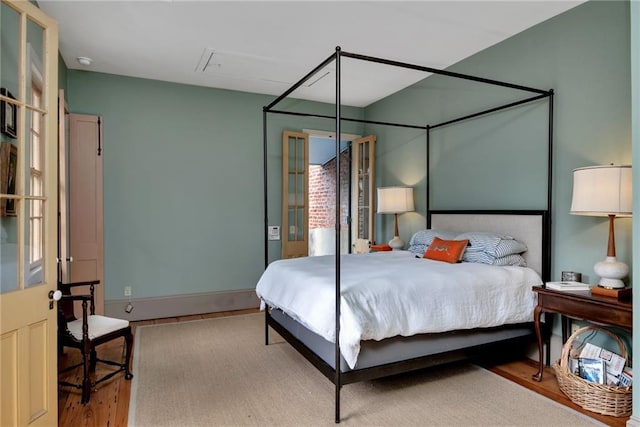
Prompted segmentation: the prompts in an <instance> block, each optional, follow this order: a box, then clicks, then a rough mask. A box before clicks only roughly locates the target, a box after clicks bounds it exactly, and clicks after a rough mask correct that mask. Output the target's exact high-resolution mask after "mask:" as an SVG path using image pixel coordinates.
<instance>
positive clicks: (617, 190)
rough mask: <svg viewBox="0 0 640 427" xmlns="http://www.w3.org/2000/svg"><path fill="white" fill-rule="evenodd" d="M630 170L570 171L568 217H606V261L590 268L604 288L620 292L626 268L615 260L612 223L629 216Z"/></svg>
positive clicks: (623, 167) (595, 169) (606, 168)
mask: <svg viewBox="0 0 640 427" xmlns="http://www.w3.org/2000/svg"><path fill="white" fill-rule="evenodd" d="M631 203H632V197H631V166H630V165H627V166H616V165H605V166H588V167H583V168H577V169H574V170H573V197H572V200H571V212H570V213H571V214H573V215H586V216H602V217H609V244H608V246H607V257H606V259H605V260H604V261H600V262H598V263H596V265H595V266H594V267H593V270H594V271H595V273H596V274H597V275H598V276H600V283H599V285H600V286H602V287H604V288H613V289H617V288H623V287H624V282H623V281H622V279H624V278H625V277H626V276H627V274H628V273H629V266H627V265H626V264H625V263H623V262H621V261H618V260H617V259H616V242H615V235H614V226H613V220H614V219H615V218H616V216H619V217H630V216H631V210H632V209H631Z"/></svg>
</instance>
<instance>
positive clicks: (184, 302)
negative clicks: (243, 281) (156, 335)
mask: <svg viewBox="0 0 640 427" xmlns="http://www.w3.org/2000/svg"><path fill="white" fill-rule="evenodd" d="M128 303H129V299H117V300H106V301H105V302H104V312H105V316H109V317H116V318H118V319H126V320H146V319H161V318H164V317H178V316H190V315H193V314H202V313H215V312H219V311H231V310H243V309H246V308H257V307H259V306H260V300H259V299H258V297H257V295H256V291H255V289H244V290H239V291H220V292H205V293H197V294H187V295H171V296H166V297H150V298H135V299H132V300H131V304H133V310H132V311H131V313H127V312H125V307H126V306H127V304H128Z"/></svg>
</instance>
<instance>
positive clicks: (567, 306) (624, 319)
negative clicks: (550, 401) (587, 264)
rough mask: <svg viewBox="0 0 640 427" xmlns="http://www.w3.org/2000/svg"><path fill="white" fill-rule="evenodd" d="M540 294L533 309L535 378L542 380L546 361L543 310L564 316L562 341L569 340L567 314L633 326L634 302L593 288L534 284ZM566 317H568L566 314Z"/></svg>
mask: <svg viewBox="0 0 640 427" xmlns="http://www.w3.org/2000/svg"><path fill="white" fill-rule="evenodd" d="M533 291H534V292H536V293H537V294H538V305H537V306H536V308H535V310H534V315H533V316H534V319H533V320H534V323H535V328H536V336H537V338H538V358H539V360H538V372H537V373H536V374H535V375H533V379H534V380H536V381H541V380H542V373H543V369H544V360H543V357H542V350H543V342H542V332H541V330H540V315H541V314H542V313H557V314H560V315H561V318H562V342H563V343H564V342H565V341H566V340H567V323H568V322H567V321H566V317H570V318H573V319H579V320H587V321H589V322H592V323H595V324H598V325H605V326H617V327H620V328H623V329H626V330H628V331H631V330H632V328H633V312H632V309H633V307H632V304H631V301H630V300H629V301H619V300H617V299H615V298H609V297H603V296H599V295H592V294H591V291H572V292H565V291H555V290H553V289H546V288H544V287H542V286H534V287H533ZM565 316H566V317H565Z"/></svg>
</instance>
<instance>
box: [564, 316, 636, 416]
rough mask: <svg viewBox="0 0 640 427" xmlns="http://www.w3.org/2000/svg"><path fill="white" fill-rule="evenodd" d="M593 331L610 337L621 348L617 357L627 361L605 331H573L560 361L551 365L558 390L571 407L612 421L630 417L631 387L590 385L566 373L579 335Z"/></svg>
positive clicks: (592, 328) (601, 329)
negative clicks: (574, 406)
mask: <svg viewBox="0 0 640 427" xmlns="http://www.w3.org/2000/svg"><path fill="white" fill-rule="evenodd" d="M592 330H596V331H598V332H603V333H605V334H607V335H609V336H610V337H611V338H613V340H614V341H615V342H616V343H617V344H618V346H619V347H620V355H621V356H622V357H624V359H625V360H626V361H628V358H627V357H628V356H627V351H626V349H625V346H624V344H623V343H622V341H621V340H620V338H618V337H617V336H616V335H615V334H613V333H612V332H610V331H608V330H607V329H604V328H598V327H595V326H586V327H584V328H580V329H578V330H577V331H575V332H574V333H573V334H572V335H571V336H570V337H569V339H568V340H567V342H566V343H565V344H564V346H563V347H562V356H561V357H560V360H559V361H557V362H556V363H554V364H553V370H554V371H555V373H556V378H557V379H558V384H559V385H560V390H562V392H563V393H564V394H566V395H567V397H569V399H571V400H572V401H573V402H574V403H576V404H578V405H580V406H582V407H583V408H584V409H587V410H589V411H593V412H597V413H599V414H604V415H613V416H614V417H627V416H629V415H631V403H632V400H631V397H632V393H631V387H617V386H610V385H604V384H596V383H593V382H589V381H587V380H585V379H583V378H580V377H579V376H577V375H575V374H572V373H571V372H569V368H568V367H567V364H568V363H569V351H570V350H571V346H572V344H573V341H574V340H575V339H576V338H577V337H578V335H580V334H583V333H585V332H588V331H592Z"/></svg>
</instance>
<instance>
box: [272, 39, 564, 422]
mask: <svg viewBox="0 0 640 427" xmlns="http://www.w3.org/2000/svg"><path fill="white" fill-rule="evenodd" d="M342 57H346V58H352V59H357V60H362V61H367V62H373V63H378V64H385V65H391V66H395V67H399V68H406V69H412V70H417V71H424V72H425V73H432V74H439V75H444V76H448V77H453V78H458V79H463V80H470V81H474V82H479V83H484V84H489V85H493V86H501V87H506V88H511V89H514V90H519V91H524V92H529V93H533V94H534V95H533V96H529V97H527V98H523V99H521V100H518V101H514V102H510V103H507V104H503V105H499V106H497V107H493V108H489V109H486V110H482V111H479V112H476V113H473V114H469V115H465V116H462V117H458V118H454V119H451V120H447V121H444V122H441V123H437V124H434V125H413V124H406V123H394V122H382V121H377V120H364V119H355V118H349V117H342V112H341V58H342ZM332 62H335V69H336V79H335V80H336V83H335V115H333V116H329V115H322V114H314V113H302V112H294V111H283V110H276V109H274V107H275V106H276V105H278V104H279V103H280V102H281V101H282V100H284V99H285V98H287V97H288V96H289V95H290V94H291V93H292V92H294V91H295V90H296V89H298V88H299V87H300V86H302V85H303V84H304V83H305V82H307V81H308V80H309V79H310V78H311V77H313V76H314V75H315V74H316V73H317V72H319V71H320V70H321V69H322V68H324V67H325V66H327V65H329V64H330V63H332ZM544 99H546V100H547V101H548V105H549V110H548V140H547V150H548V155H547V207H546V209H545V211H546V215H544V222H545V223H544V226H543V233H544V235H543V236H542V240H543V244H544V247H543V260H542V279H543V280H544V281H547V280H549V277H550V275H551V251H550V247H551V214H550V213H551V204H552V170H553V168H552V164H553V103H554V90H553V89H549V90H543V89H537V88H532V87H528V86H523V85H518V84H513V83H508V82H504V81H499V80H493V79H487V78H484V77H478V76H473V75H468V74H462V73H456V72H452V71H446V70H439V69H436V68H431V67H425V66H421V65H415V64H410V63H405V62H399V61H394V60H390V59H384V58H378V57H373V56H368V55H361V54H357V53H351V52H345V51H343V50H342V49H341V48H340V46H337V47H336V48H335V52H334V53H333V54H331V55H330V56H329V57H327V58H326V59H325V60H324V61H322V62H321V63H320V64H319V65H318V66H316V67H315V68H314V69H313V70H311V71H310V72H309V73H307V74H306V75H305V76H304V77H303V78H302V79H300V80H299V81H298V82H297V83H295V84H293V85H292V86H291V87H290V88H289V89H287V90H286V91H285V92H284V93H283V94H282V95H280V96H279V97H277V98H276V99H275V100H274V101H273V102H271V103H270V104H269V105H267V106H265V107H263V112H262V119H263V186H264V187H263V189H264V200H263V202H264V254H265V255H264V262H265V268H266V267H267V266H268V264H269V240H268V232H267V230H268V225H269V217H268V181H267V179H268V177H267V170H268V162H267V157H268V156H267V148H268V141H267V129H268V127H267V123H268V121H267V117H268V116H267V114H268V113H273V114H282V115H291V116H300V117H315V118H322V119H331V120H335V134H336V147H335V150H336V151H335V152H336V156H338V155H339V153H340V137H339V135H341V134H342V132H341V124H342V121H345V122H357V123H364V124H374V125H383V126H393V127H400V128H410V129H422V130H424V131H425V135H426V169H427V170H426V175H427V177H428V176H429V171H430V157H429V152H430V144H431V141H430V134H431V131H432V130H434V129H438V128H442V127H445V126H449V125H453V124H456V123H459V122H462V121H465V120H469V119H472V118H476V117H480V116H484V115H487V114H490V113H494V112H497V111H501V110H506V109H509V108H513V107H516V106H519V105H523V104H527V103H530V102H534V101H538V100H544ZM336 176H337V177H339V176H340V162H337V163H336ZM430 181H431V180H430V179H427V183H426V211H427V228H429V227H430V225H431V224H430V221H431V217H430V215H429V213H430V211H431V208H430V200H429V196H430V190H429V188H430V185H431V182H430ZM335 191H336V203H339V201H340V180H339V179H336V190H335ZM340 220H341V218H340V209H336V218H335V253H336V254H340V247H341V242H340ZM340 276H341V266H340V257H339V256H336V260H335V317H336V318H335V328H336V329H335V365H334V366H335V367H336V368H335V369H334V368H332V367H331V366H329V365H328V364H327V363H326V362H324V361H323V360H321V359H320V358H319V357H318V356H317V355H316V354H315V353H313V352H312V351H311V350H310V349H309V348H307V347H306V346H305V345H304V344H303V343H302V342H300V341H299V340H298V339H297V338H295V337H294V336H293V335H292V334H290V333H289V332H288V331H287V330H286V329H285V328H284V327H282V326H281V325H280V324H279V323H277V322H276V321H275V320H273V319H272V318H271V316H270V315H269V307H267V309H266V310H265V343H266V344H268V343H269V335H268V329H269V326H271V327H272V328H273V329H274V330H275V331H276V332H278V333H280V334H281V335H283V337H284V338H285V339H286V340H287V341H288V342H289V343H290V344H291V345H292V346H293V347H294V348H296V349H297V350H298V351H299V352H300V353H301V354H302V355H303V356H305V357H306V358H307V359H308V360H309V361H311V362H312V364H313V365H314V366H316V368H318V369H319V370H320V372H322V373H323V374H324V375H325V376H326V377H327V378H329V380H331V381H332V382H333V383H334V385H335V422H336V423H339V422H340V388H341V386H342V385H343V384H349V383H353V382H357V381H362V380H365V379H373V378H379V377H382V376H386V375H392V374H396V373H400V372H406V371H409V370H413V369H418V368H420V367H426V366H428V365H426V364H425V361H424V360H422V359H423V358H420V359H412V360H407V361H401V362H396V363H393V364H389V365H383V366H380V367H374V368H369V369H367V370H365V372H362V371H354V372H351V373H349V372H347V373H343V372H342V370H341V369H340V358H341V354H340V340H339V337H340V295H341V289H340ZM547 353H548V351H547Z"/></svg>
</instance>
